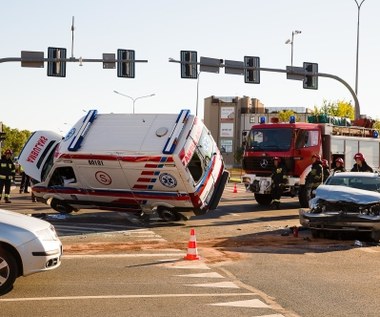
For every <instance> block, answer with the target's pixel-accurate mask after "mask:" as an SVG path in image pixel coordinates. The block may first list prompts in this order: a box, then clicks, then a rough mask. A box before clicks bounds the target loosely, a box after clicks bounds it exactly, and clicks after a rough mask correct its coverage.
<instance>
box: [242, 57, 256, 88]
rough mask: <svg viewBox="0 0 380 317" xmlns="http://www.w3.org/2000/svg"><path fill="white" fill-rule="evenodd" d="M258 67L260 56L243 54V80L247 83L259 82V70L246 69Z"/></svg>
mask: <svg viewBox="0 0 380 317" xmlns="http://www.w3.org/2000/svg"><path fill="white" fill-rule="evenodd" d="M249 67H254V68H260V57H257V56H244V82H245V83H247V84H260V70H257V69H247V68H249Z"/></svg>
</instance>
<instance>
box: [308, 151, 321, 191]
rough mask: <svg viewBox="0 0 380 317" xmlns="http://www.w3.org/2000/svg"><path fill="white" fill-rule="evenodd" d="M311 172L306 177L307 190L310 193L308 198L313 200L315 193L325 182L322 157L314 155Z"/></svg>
mask: <svg viewBox="0 0 380 317" xmlns="http://www.w3.org/2000/svg"><path fill="white" fill-rule="evenodd" d="M311 162H312V164H311V170H310V172H309V174H307V176H306V183H305V185H306V188H307V191H308V197H309V198H313V197H314V195H313V191H314V190H315V189H316V188H317V187H318V186H319V185H321V184H322V182H323V168H322V162H321V156H320V155H319V154H313V156H312V157H311Z"/></svg>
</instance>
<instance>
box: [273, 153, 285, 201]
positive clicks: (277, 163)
mask: <svg viewBox="0 0 380 317" xmlns="http://www.w3.org/2000/svg"><path fill="white" fill-rule="evenodd" d="M271 178H272V199H273V200H272V204H273V205H274V206H275V207H276V208H277V209H280V199H281V195H282V186H283V184H284V179H285V169H284V167H283V166H281V159H280V158H279V157H277V156H275V157H274V158H273V169H272V175H271Z"/></svg>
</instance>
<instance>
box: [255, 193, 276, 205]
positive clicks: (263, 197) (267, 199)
mask: <svg viewBox="0 0 380 317" xmlns="http://www.w3.org/2000/svg"><path fill="white" fill-rule="evenodd" d="M255 199H256V201H257V203H258V204H259V205H263V206H269V205H270V203H271V202H272V196H271V195H269V194H255Z"/></svg>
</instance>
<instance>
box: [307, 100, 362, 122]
mask: <svg viewBox="0 0 380 317" xmlns="http://www.w3.org/2000/svg"><path fill="white" fill-rule="evenodd" d="M312 114H313V115H321V114H325V115H328V116H334V117H342V118H348V119H351V120H353V119H354V118H355V107H354V106H353V105H352V104H351V102H346V101H344V100H337V101H335V102H332V101H329V102H328V101H327V100H323V105H322V106H321V107H320V108H318V107H317V106H314V110H313V112H312Z"/></svg>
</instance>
